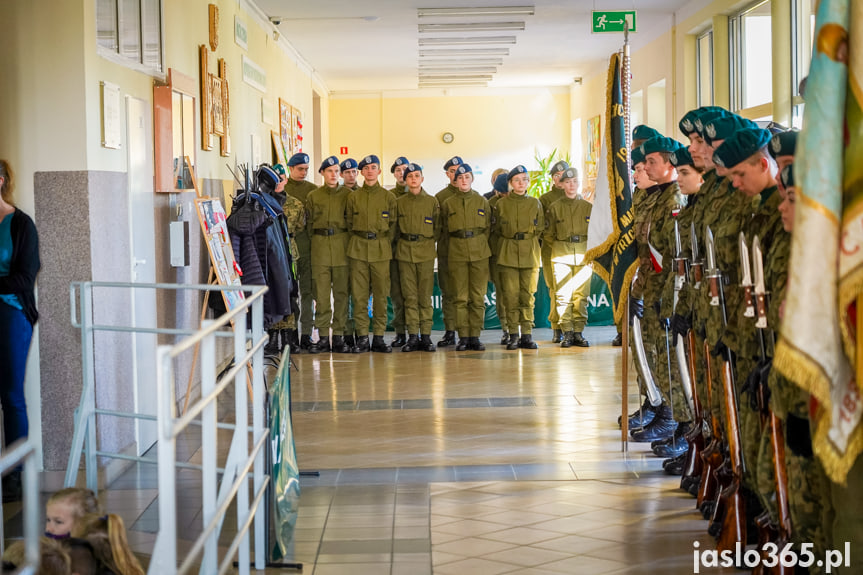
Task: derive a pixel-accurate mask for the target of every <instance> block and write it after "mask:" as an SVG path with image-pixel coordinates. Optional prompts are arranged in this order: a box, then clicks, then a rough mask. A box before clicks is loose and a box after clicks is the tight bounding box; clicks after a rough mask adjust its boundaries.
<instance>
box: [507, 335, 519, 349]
mask: <svg viewBox="0 0 863 575" xmlns="http://www.w3.org/2000/svg"><path fill="white" fill-rule="evenodd" d="M506 349H509V350H513V349H518V334H517V333H511V334H509V342H508V343H507V344H506Z"/></svg>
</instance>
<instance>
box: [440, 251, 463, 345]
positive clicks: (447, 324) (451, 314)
mask: <svg viewBox="0 0 863 575" xmlns="http://www.w3.org/2000/svg"><path fill="white" fill-rule="evenodd" d="M449 269H450V266H449V258H441V257H438V260H437V283H438V287H439V288H440V298H441V308H442V309H441V311H442V312H443V325H444V329H445V330H446V331H455V330H456V325H457V322H458V320H457V317H456V316H457V312H456V308H455V299H454V298H455V288H454V287H451V286H450V279H449V273H450V272H449Z"/></svg>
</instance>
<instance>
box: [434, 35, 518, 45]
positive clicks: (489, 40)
mask: <svg viewBox="0 0 863 575" xmlns="http://www.w3.org/2000/svg"><path fill="white" fill-rule="evenodd" d="M418 42H419V45H420V46H466V45H471V44H474V45H475V44H515V36H468V37H462V38H420V39H419V40H418Z"/></svg>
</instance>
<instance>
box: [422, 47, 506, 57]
mask: <svg viewBox="0 0 863 575" xmlns="http://www.w3.org/2000/svg"><path fill="white" fill-rule="evenodd" d="M419 55H420V58H464V57H471V56H509V48H454V49H446V48H443V49H441V48H428V49H424V50H420V52H419Z"/></svg>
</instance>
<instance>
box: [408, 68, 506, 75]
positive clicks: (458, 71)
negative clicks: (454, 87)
mask: <svg viewBox="0 0 863 575" xmlns="http://www.w3.org/2000/svg"><path fill="white" fill-rule="evenodd" d="M419 73H420V75H426V76H428V75H433V74H448V75H450V76H464V75H467V74H496V73H497V68H495V67H488V66H461V67H458V68H420V70H419Z"/></svg>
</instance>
